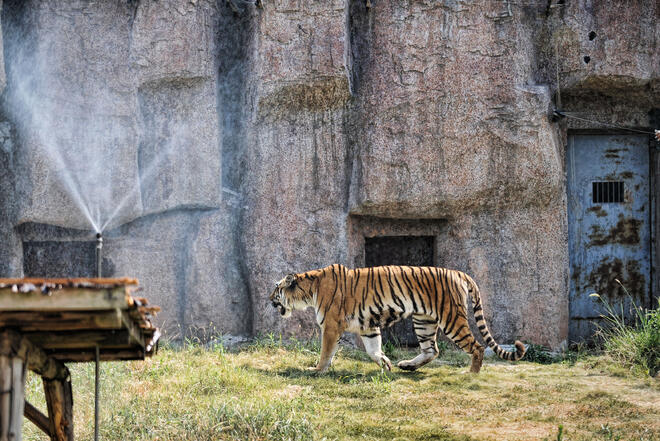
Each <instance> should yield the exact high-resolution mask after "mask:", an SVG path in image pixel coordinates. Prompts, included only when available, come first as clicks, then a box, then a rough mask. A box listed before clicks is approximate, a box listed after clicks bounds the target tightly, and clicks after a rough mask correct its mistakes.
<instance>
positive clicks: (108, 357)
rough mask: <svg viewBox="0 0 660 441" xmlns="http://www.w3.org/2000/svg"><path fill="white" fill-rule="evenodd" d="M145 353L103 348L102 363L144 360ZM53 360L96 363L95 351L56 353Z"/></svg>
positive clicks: (138, 349)
mask: <svg viewBox="0 0 660 441" xmlns="http://www.w3.org/2000/svg"><path fill="white" fill-rule="evenodd" d="M144 355H145V352H144V350H143V349H142V348H135V349H126V348H121V349H113V348H103V349H102V351H101V357H100V360H101V361H117V360H144ZM51 356H52V357H53V358H55V359H57V360H60V361H63V362H83V361H94V359H95V355H94V349H88V350H79V351H71V352H55V353H53V354H52V355H51Z"/></svg>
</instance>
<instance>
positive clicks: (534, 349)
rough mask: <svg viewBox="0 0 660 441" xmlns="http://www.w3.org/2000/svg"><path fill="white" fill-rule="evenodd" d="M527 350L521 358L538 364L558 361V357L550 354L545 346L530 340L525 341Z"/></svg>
mask: <svg viewBox="0 0 660 441" xmlns="http://www.w3.org/2000/svg"><path fill="white" fill-rule="evenodd" d="M525 344H526V345H527V352H525V357H524V358H523V360H525V361H529V362H532V363H539V364H551V363H555V362H557V361H560V358H559V357H557V356H555V355H553V354H551V353H550V352H549V351H548V350H547V349H546V348H545V347H543V346H541V345H537V344H534V343H530V342H525Z"/></svg>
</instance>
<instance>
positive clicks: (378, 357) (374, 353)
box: [360, 328, 392, 371]
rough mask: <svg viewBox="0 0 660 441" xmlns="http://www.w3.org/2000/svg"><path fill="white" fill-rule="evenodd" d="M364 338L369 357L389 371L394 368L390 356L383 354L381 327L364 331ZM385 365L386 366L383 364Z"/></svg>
mask: <svg viewBox="0 0 660 441" xmlns="http://www.w3.org/2000/svg"><path fill="white" fill-rule="evenodd" d="M360 337H361V338H362V343H364V350H365V351H367V354H369V357H371V359H372V360H373V361H375V362H376V363H378V366H380V367H385V368H387V370H388V371H391V370H392V362H391V361H390V359H389V358H387V357H386V356H385V354H383V351H382V349H381V346H380V345H381V336H380V328H371V329H367V330H365V331H364V332H361V333H360ZM383 365H384V366H383Z"/></svg>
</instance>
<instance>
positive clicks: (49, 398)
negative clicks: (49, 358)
mask: <svg viewBox="0 0 660 441" xmlns="http://www.w3.org/2000/svg"><path fill="white" fill-rule="evenodd" d="M44 390H45V392H46V403H47V404H48V416H49V420H50V433H51V439H52V440H53V441H73V394H72V389H71V380H69V379H66V380H46V379H45V378H44Z"/></svg>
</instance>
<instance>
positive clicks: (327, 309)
mask: <svg viewBox="0 0 660 441" xmlns="http://www.w3.org/2000/svg"><path fill="white" fill-rule="evenodd" d="M468 295H470V296H471V298H472V304H473V311H474V318H475V320H476V323H477V326H478V327H479V331H480V332H481V335H482V336H483V338H484V340H485V342H486V344H487V345H488V346H490V347H491V348H493V350H494V351H495V353H496V354H497V355H498V356H499V357H500V358H503V359H505V360H519V359H520V358H522V356H523V355H525V346H524V345H523V344H522V343H521V342H519V341H516V342H515V347H516V350H515V352H507V351H505V350H503V349H502V348H501V347H500V346H499V345H498V344H497V343H496V342H495V340H494V339H493V337H492V336H491V335H490V332H489V331H488V327H487V326H486V321H485V320H484V314H483V309H482V303H481V296H480V295H479V288H478V287H477V284H476V283H475V282H474V280H472V278H471V277H470V276H468V275H467V274H465V273H463V272H461V271H456V270H449V269H445V268H435V267H414V266H379V267H374V268H358V269H348V268H346V267H345V266H343V265H331V266H328V267H326V268H322V269H317V270H312V271H307V272H305V273H299V274H289V275H287V276H286V277H285V278H283V279H282V280H280V281H279V282H277V283H276V286H275V290H274V291H273V293H272V294H271V295H270V301H271V302H272V304H273V306H274V307H276V308H278V309H279V312H280V314H281V315H282V316H283V317H284V318H287V317H289V316H290V315H291V311H293V310H295V309H305V308H307V307H313V308H314V310H315V311H316V320H317V322H318V324H319V326H320V327H321V359H320V360H319V363H318V365H317V366H316V367H315V368H311V369H313V370H316V371H320V372H324V371H325V370H327V369H328V367H329V366H330V364H331V363H332V358H333V357H334V355H335V352H336V350H337V344H338V342H339V337H341V335H342V333H343V332H344V331H348V332H354V333H356V334H359V335H360V337H361V338H362V342H363V343H364V348H365V350H366V351H367V353H368V354H369V356H370V357H371V359H372V360H374V361H375V362H376V363H378V365H379V366H381V367H383V366H384V367H386V368H387V369H388V370H391V369H392V363H391V362H390V360H389V359H388V358H387V357H386V356H385V354H384V353H383V351H382V350H381V336H380V328H381V327H383V326H384V327H387V326H390V325H391V324H392V323H395V322H397V321H399V320H401V319H402V318H406V317H408V316H410V315H412V318H413V324H414V329H415V334H416V335H417V340H418V341H419V346H420V349H421V353H420V354H419V355H417V356H416V357H415V358H413V359H412V360H403V361H400V362H399V363H398V364H397V366H398V367H399V368H401V369H405V370H415V369H417V368H419V367H420V366H423V365H425V364H426V363H428V362H430V361H431V360H433V359H434V358H435V357H437V356H438V346H437V344H436V334H437V331H438V328H440V329H442V332H443V333H444V334H445V335H446V336H447V337H449V338H450V339H451V340H452V341H453V342H454V343H456V345H457V346H458V347H459V348H461V349H463V350H464V351H465V352H467V353H468V354H471V355H472V365H471V367H470V371H471V372H475V373H477V372H479V370H480V369H481V364H482V362H483V358H484V347H483V346H482V345H481V344H479V342H477V341H476V339H475V338H474V336H473V335H472V332H470V326H469V325H468V318H467V312H466V309H467V302H466V301H467V296H468Z"/></svg>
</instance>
